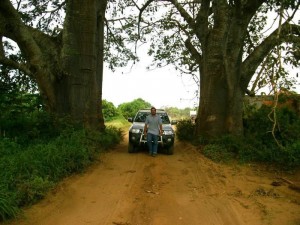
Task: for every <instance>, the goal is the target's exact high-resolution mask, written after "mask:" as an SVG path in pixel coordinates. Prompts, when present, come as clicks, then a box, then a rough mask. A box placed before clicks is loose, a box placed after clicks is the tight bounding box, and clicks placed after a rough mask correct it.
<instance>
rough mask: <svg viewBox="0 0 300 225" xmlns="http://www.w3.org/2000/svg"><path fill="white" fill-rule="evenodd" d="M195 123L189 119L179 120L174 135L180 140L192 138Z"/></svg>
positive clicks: (190, 139)
mask: <svg viewBox="0 0 300 225" xmlns="http://www.w3.org/2000/svg"><path fill="white" fill-rule="evenodd" d="M194 130H195V124H193V123H192V122H191V120H189V119H186V120H180V121H178V123H177V125H176V137H177V138H178V139H179V140H181V141H193V140H194Z"/></svg>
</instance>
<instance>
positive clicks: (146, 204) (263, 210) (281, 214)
mask: <svg viewBox="0 0 300 225" xmlns="http://www.w3.org/2000/svg"><path fill="white" fill-rule="evenodd" d="M261 175H262V174H261V173H258V172H257V170H255V171H253V168H251V167H249V168H247V167H245V166H244V167H242V166H238V165H232V166H230V165H221V164H216V163H214V162H212V161H210V160H208V159H207V158H205V157H204V156H202V155H201V154H200V153H199V152H198V151H197V150H196V149H195V147H193V146H191V145H189V144H186V143H182V142H178V141H176V143H175V154H174V155H163V154H159V155H158V156H157V157H150V156H148V154H147V151H141V152H138V153H136V154H129V153H127V143H126V142H125V141H124V142H123V143H121V144H120V145H119V146H117V147H116V148H115V149H112V150H111V151H110V152H108V153H106V154H104V155H102V156H101V157H100V160H99V162H98V163H95V164H94V165H93V166H92V167H91V168H89V169H88V170H87V171H86V172H85V173H84V174H79V175H75V176H72V177H70V178H67V179H65V180H64V181H63V182H62V183H61V184H60V185H59V186H58V188H57V189H56V190H55V191H53V192H52V193H50V194H49V196H47V197H46V198H45V199H44V200H42V201H41V202H40V203H38V204H36V205H34V206H33V207H30V208H28V209H26V210H25V214H24V217H23V218H20V219H19V220H16V221H13V222H12V223H7V224H9V225H17V224H18V225H87V224H89V225H90V224H91V225H269V224H272V225H273V224H274V225H275V224H276V225H297V224H300V223H299V222H300V214H299V213H297V212H299V211H300V210H299V205H300V194H298V193H294V192H290V191H289V190H288V189H287V188H286V187H284V186H282V187H280V189H276V190H274V193H276V194H278V196H280V198H274V197H273V196H267V195H265V196H260V195H258V194H256V193H257V190H261V189H263V190H268V189H270V182H271V181H272V180H271V179H270V174H267V173H264V174H263V176H261ZM276 196H277V195H276ZM280 207H281V208H280ZM287 208H288V210H287ZM297 222H298V223H297Z"/></svg>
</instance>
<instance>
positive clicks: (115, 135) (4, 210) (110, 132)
mask: <svg viewBox="0 0 300 225" xmlns="http://www.w3.org/2000/svg"><path fill="white" fill-rule="evenodd" d="M122 138H123V135H122V131H121V130H120V129H118V128H114V127H107V128H106V130H105V131H104V132H102V133H99V132H95V131H87V130H82V129H80V130H78V129H71V128H68V129H66V130H64V131H63V132H61V134H60V135H59V136H58V137H56V138H53V139H51V140H48V142H46V141H43V142H39V143H32V144H29V145H26V146H25V147H24V146H21V145H20V144H19V143H16V142H15V141H14V140H13V139H7V138H5V139H0V151H1V152H4V154H1V155H0V188H1V189H0V190H1V191H2V192H1V193H0V220H6V219H8V218H11V217H15V216H16V213H17V211H18V209H19V208H21V207H23V206H26V205H28V204H32V203H34V202H36V201H38V200H40V199H42V198H43V197H44V196H45V194H46V193H47V192H48V191H49V189H51V188H52V187H53V186H54V185H55V184H56V183H57V182H58V181H60V180H61V179H62V178H64V177H66V176H69V175H71V174H73V173H79V172H82V171H84V169H85V168H86V167H87V166H89V165H90V164H91V163H92V162H93V161H94V160H95V159H97V158H98V154H99V153H100V152H102V151H104V150H106V149H108V148H111V147H112V146H114V145H116V144H118V143H120V141H121V140H122Z"/></svg>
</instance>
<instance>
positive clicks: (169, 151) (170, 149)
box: [165, 145, 174, 155]
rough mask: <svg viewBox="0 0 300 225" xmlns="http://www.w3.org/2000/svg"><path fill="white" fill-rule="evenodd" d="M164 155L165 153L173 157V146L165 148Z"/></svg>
mask: <svg viewBox="0 0 300 225" xmlns="http://www.w3.org/2000/svg"><path fill="white" fill-rule="evenodd" d="M165 153H166V154H167V155H173V154H174V145H172V146H169V147H167V148H166V149H165Z"/></svg>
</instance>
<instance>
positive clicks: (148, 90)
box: [103, 62, 198, 109]
mask: <svg viewBox="0 0 300 225" xmlns="http://www.w3.org/2000/svg"><path fill="white" fill-rule="evenodd" d="M146 66H147V65H146V64H145V63H143V62H140V63H138V64H137V65H135V66H134V67H133V68H132V69H130V68H123V69H122V68H121V69H118V70H116V72H114V73H113V72H111V71H109V70H105V73H104V78H103V99H105V100H107V101H109V102H112V103H113V104H114V105H115V106H116V107H117V106H118V105H119V104H121V103H125V102H131V101H133V100H135V99H137V98H142V99H144V100H145V101H147V102H149V103H150V104H151V105H153V106H155V107H156V108H162V107H166V106H167V107H177V108H182V109H183V108H186V107H190V108H194V107H195V106H197V105H198V99H197V98H196V97H195V92H196V91H197V85H196V83H195V82H194V81H193V80H192V78H191V77H189V76H188V75H185V77H181V75H180V73H179V72H178V71H175V70H174V69H173V68H172V67H171V66H170V67H167V68H162V69H155V70H152V71H147V70H146Z"/></svg>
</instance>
